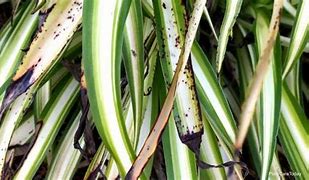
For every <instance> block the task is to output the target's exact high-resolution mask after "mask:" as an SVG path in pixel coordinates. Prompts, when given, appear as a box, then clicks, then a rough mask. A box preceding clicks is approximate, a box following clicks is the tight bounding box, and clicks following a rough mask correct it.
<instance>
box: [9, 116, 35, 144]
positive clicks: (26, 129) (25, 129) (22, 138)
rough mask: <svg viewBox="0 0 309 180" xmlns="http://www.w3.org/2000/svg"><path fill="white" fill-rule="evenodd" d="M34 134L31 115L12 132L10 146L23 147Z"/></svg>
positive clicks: (33, 120)
mask: <svg viewBox="0 0 309 180" xmlns="http://www.w3.org/2000/svg"><path fill="white" fill-rule="evenodd" d="M34 133H35V118H34V116H33V115H31V116H30V117H29V118H27V119H26V120H24V121H23V122H22V123H21V124H20V126H18V128H16V129H15V130H14V133H13V135H12V138H11V140H10V146H16V145H24V144H25V143H26V142H27V141H29V140H30V139H31V137H32V135H34Z"/></svg>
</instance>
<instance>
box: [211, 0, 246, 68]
mask: <svg viewBox="0 0 309 180" xmlns="http://www.w3.org/2000/svg"><path fill="white" fill-rule="evenodd" d="M241 5H242V0H227V1H226V9H225V12H224V18H223V22H222V25H221V28H220V35H219V41H218V48H217V56H216V70H217V73H219V72H220V70H221V66H222V62H223V60H224V56H225V50H226V46H227V42H228V40H229V36H232V30H233V26H234V24H235V22H236V18H237V16H238V14H239V11H240V9H241Z"/></svg>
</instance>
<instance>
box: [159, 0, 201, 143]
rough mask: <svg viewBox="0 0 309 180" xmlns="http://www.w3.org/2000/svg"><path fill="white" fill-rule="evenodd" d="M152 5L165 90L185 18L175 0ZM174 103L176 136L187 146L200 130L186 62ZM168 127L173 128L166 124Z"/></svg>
mask: <svg viewBox="0 0 309 180" xmlns="http://www.w3.org/2000/svg"><path fill="white" fill-rule="evenodd" d="M153 6H154V13H155V22H156V28H157V41H158V45H159V56H160V63H161V67H162V71H163V76H164V80H165V84H166V85H167V87H169V85H170V84H171V82H172V79H173V76H174V72H175V71H176V66H177V64H178V58H179V56H180V54H181V51H182V49H183V44H184V39H185V31H186V27H185V18H186V17H185V16H187V15H186V13H185V7H184V6H183V5H181V3H180V1H179V0H162V1H153ZM174 101H175V102H174V107H173V116H174V120H175V123H176V127H177V130H178V134H179V137H180V140H181V141H182V142H183V143H185V144H187V143H188V142H189V141H190V140H192V139H193V138H192V137H197V135H198V136H200V135H201V133H202V129H203V124H202V119H201V112H200V107H199V104H198V101H197V94H196V89H195V84H194V77H193V70H192V66H191V61H190V60H189V61H188V63H187V65H186V68H185V69H184V72H183V73H182V74H181V75H180V77H179V83H178V87H177V91H176V95H175V100H174ZM170 128H173V126H171V125H169V129H170ZM170 130H171V131H172V129H170ZM171 133H173V131H172V132H171Z"/></svg>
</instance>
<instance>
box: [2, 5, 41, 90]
mask: <svg viewBox="0 0 309 180" xmlns="http://www.w3.org/2000/svg"><path fill="white" fill-rule="evenodd" d="M34 4H35V2H34V1H32V2H31V3H30V4H29V5H28V6H27V8H26V9H25V10H24V12H23V13H22V15H21V18H20V19H19V21H18V23H17V25H16V26H15V27H14V29H13V30H12V32H10V34H8V35H7V36H8V38H5V37H1V39H2V38H3V40H5V41H6V43H5V44H4V46H3V48H2V50H1V51H0V76H1V79H0V94H2V93H3V92H4V91H5V89H6V88H7V87H8V85H9V83H10V82H9V81H10V79H11V77H12V76H13V75H14V72H15V70H16V68H17V67H18V65H19V63H20V60H21V58H22V56H23V55H24V52H23V51H22V49H26V48H27V46H28V43H29V40H30V38H31V36H32V34H33V33H34V32H35V29H36V26H37V24H38V15H39V13H38V12H37V13H34V14H32V13H31V11H32V9H33V7H34ZM7 26H10V24H8V25H7Z"/></svg>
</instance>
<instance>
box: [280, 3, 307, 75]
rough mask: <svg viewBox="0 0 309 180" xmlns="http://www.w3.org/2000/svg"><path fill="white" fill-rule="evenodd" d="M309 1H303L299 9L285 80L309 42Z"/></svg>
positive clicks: (286, 61)
mask: <svg viewBox="0 0 309 180" xmlns="http://www.w3.org/2000/svg"><path fill="white" fill-rule="evenodd" d="M308 9H309V1H307V0H303V1H301V2H300V4H299V5H298V8H297V15H296V20H295V23H294V25H293V31H292V36H291V42H290V46H289V50H288V53H287V55H286V59H285V64H284V68H283V78H285V77H286V76H287V74H288V73H289V71H290V70H291V68H292V66H293V64H295V63H296V61H298V60H299V58H300V56H301V54H302V53H303V50H304V48H305V46H306V44H307V43H308V40H309V11H308Z"/></svg>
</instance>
